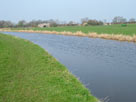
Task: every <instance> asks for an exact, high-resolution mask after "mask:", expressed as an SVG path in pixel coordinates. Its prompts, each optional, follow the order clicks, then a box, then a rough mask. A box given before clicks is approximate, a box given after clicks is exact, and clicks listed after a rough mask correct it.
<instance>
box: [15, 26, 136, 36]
mask: <svg viewBox="0 0 136 102" xmlns="http://www.w3.org/2000/svg"><path fill="white" fill-rule="evenodd" d="M24 29H27V30H30V29H31V30H40V31H44V30H48V31H57V32H63V31H68V32H77V31H81V32H83V33H86V34H87V33H89V32H96V33H97V34H122V35H130V36H133V35H136V24H128V25H127V27H122V26H121V24H115V25H111V26H66V27H50V28H15V29H14V30H24Z"/></svg>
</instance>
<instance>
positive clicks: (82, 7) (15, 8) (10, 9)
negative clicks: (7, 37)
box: [0, 0, 136, 22]
mask: <svg viewBox="0 0 136 102" xmlns="http://www.w3.org/2000/svg"><path fill="white" fill-rule="evenodd" d="M135 6H136V0H0V20H10V21H13V22H17V21H19V20H26V21H31V20H39V19H41V20H48V19H58V20H60V21H71V20H73V21H76V22H79V21H80V20H81V18H85V17H88V18H90V19H97V20H104V19H106V20H107V21H111V20H112V19H113V18H114V17H115V16H123V17H125V18H127V19H130V18H136V7H135Z"/></svg>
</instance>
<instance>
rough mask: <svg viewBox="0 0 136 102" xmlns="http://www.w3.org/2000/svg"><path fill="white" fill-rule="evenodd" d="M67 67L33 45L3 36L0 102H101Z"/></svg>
mask: <svg viewBox="0 0 136 102" xmlns="http://www.w3.org/2000/svg"><path fill="white" fill-rule="evenodd" d="M97 101H98V100H97V99H96V98H95V97H94V96H92V95H91V94H90V92H89V91H88V89H87V88H85V87H84V86H83V85H82V84H81V83H80V81H79V80H77V79H76V78H75V76H73V75H72V74H71V73H70V72H69V71H68V70H67V68H66V67H65V66H63V65H62V64H60V63H59V62H58V61H57V60H56V59H55V58H53V57H52V56H51V55H49V54H48V53H47V52H46V51H45V50H44V49H42V48H40V47H39V46H38V45H35V44H33V43H31V42H30V41H27V40H23V39H20V38H18V37H13V36H9V35H4V34H0V102H97Z"/></svg>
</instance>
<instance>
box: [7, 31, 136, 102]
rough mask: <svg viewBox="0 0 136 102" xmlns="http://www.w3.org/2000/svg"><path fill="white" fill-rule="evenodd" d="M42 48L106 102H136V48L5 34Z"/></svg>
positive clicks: (81, 39) (99, 41)
mask: <svg viewBox="0 0 136 102" xmlns="http://www.w3.org/2000/svg"><path fill="white" fill-rule="evenodd" d="M5 33H6V34H10V35H14V36H18V37H21V38H24V39H28V40H30V41H32V42H34V43H35V44H38V45H40V46H41V47H43V48H44V49H45V50H46V51H48V52H49V53H50V54H51V55H52V56H54V57H55V58H56V59H57V60H59V61H60V62H61V63H62V64H64V65H65V66H66V67H67V68H68V69H69V71H70V72H72V73H73V74H74V75H75V76H76V77H77V78H79V79H80V81H81V82H82V83H83V84H84V85H85V86H86V87H87V88H88V89H89V90H90V91H91V93H92V94H93V95H94V96H96V97H98V98H99V99H104V100H105V102H136V44H135V43H130V42H119V41H113V40H103V39H94V38H87V37H75V36H63V35H52V34H36V33H19V32H5Z"/></svg>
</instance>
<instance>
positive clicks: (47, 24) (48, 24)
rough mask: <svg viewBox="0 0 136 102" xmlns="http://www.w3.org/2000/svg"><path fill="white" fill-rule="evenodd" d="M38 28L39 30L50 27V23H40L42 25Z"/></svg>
mask: <svg viewBox="0 0 136 102" xmlns="http://www.w3.org/2000/svg"><path fill="white" fill-rule="evenodd" d="M38 27H40V28H46V27H50V23H42V24H39V25H38Z"/></svg>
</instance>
